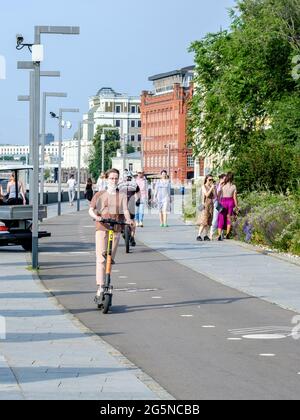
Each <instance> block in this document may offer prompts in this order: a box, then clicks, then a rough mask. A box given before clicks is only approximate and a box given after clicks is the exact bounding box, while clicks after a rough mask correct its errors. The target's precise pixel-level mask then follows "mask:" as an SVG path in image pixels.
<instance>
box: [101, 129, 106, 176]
mask: <svg viewBox="0 0 300 420" xmlns="http://www.w3.org/2000/svg"><path fill="white" fill-rule="evenodd" d="M105 139H106V136H105V134H104V133H102V134H101V142H102V167H101V168H102V173H103V172H104V153H105Z"/></svg>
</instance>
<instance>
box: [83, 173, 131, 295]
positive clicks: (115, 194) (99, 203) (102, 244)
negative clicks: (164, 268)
mask: <svg viewBox="0 0 300 420" xmlns="http://www.w3.org/2000/svg"><path fill="white" fill-rule="evenodd" d="M106 178H107V189H106V191H100V192H98V193H97V194H95V195H94V197H93V199H92V201H91V205H90V209H89V215H90V216H91V217H92V218H93V219H94V220H95V221H96V257H97V263H96V266H97V268H96V283H97V286H98V289H97V297H100V296H101V293H103V291H104V287H103V286H104V283H105V262H106V251H107V243H108V230H109V226H108V225H106V224H104V223H102V220H103V219H114V220H117V221H119V222H123V221H126V223H128V224H130V225H132V224H133V222H132V221H131V218H130V213H129V211H128V207H127V197H126V195H125V194H123V193H121V192H120V191H119V189H118V183H119V178H120V173H119V171H118V170H117V169H111V170H110V171H108V172H107V174H106ZM115 232H116V235H115V238H114V244H113V252H112V258H113V260H114V259H115V256H116V253H117V249H118V245H119V241H120V233H121V227H120V226H116V227H115Z"/></svg>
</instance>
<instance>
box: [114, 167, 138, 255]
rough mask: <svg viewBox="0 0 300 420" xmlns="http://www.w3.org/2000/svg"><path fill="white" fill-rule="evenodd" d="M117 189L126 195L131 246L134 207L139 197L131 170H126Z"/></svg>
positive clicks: (132, 244)
mask: <svg viewBox="0 0 300 420" xmlns="http://www.w3.org/2000/svg"><path fill="white" fill-rule="evenodd" d="M118 188H119V191H120V193H121V194H124V195H126V197H127V207H128V211H129V213H130V219H131V220H132V222H133V227H132V228H131V237H130V244H131V246H133V247H135V246H136V242H135V231H136V226H135V223H134V220H135V208H136V202H137V201H138V200H139V199H140V187H139V186H138V184H137V183H136V180H135V179H133V176H132V174H131V172H127V178H126V180H123V181H122V182H120V183H119V185H118Z"/></svg>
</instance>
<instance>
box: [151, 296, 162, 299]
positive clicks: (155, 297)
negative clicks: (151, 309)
mask: <svg viewBox="0 0 300 420" xmlns="http://www.w3.org/2000/svg"><path fill="white" fill-rule="evenodd" d="M152 299H162V297H161V296H152Z"/></svg>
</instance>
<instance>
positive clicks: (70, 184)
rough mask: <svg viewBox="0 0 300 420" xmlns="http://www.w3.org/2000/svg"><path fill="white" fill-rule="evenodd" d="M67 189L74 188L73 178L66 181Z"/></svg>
mask: <svg viewBox="0 0 300 420" xmlns="http://www.w3.org/2000/svg"><path fill="white" fill-rule="evenodd" d="M67 184H68V187H69V190H74V189H75V185H76V181H75V179H73V178H70V179H69V180H68V182H67Z"/></svg>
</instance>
